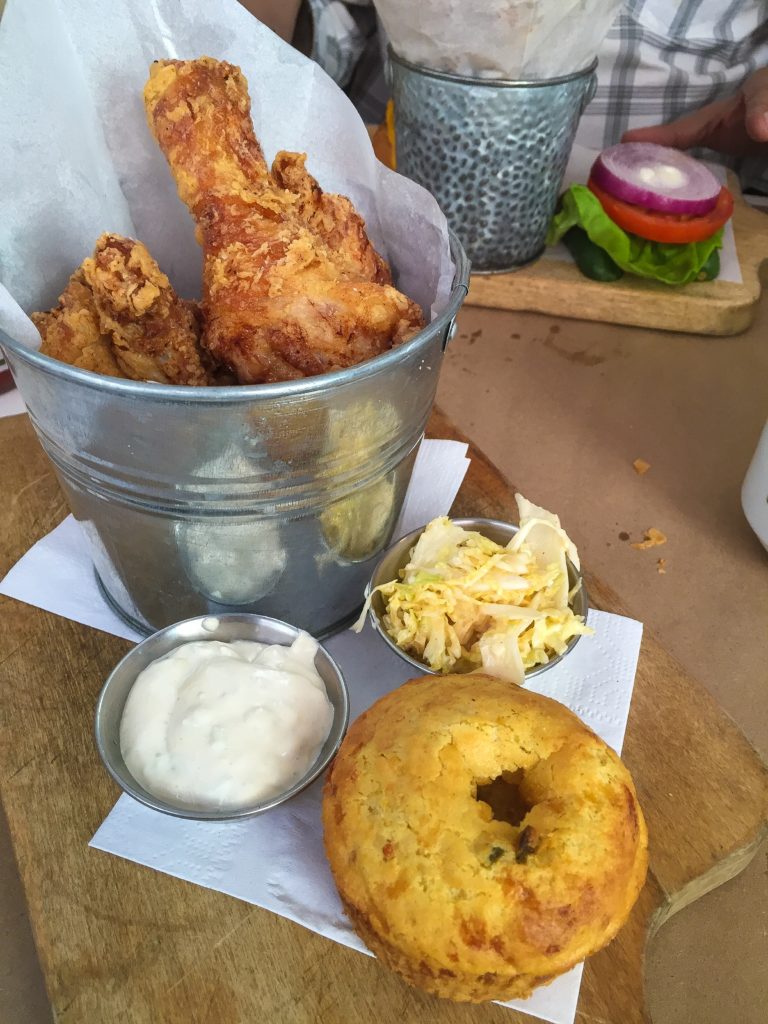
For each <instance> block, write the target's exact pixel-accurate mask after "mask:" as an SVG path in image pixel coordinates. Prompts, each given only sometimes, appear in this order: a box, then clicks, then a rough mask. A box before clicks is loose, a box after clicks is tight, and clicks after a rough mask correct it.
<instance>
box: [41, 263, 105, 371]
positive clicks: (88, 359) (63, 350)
mask: <svg viewBox="0 0 768 1024" xmlns="http://www.w3.org/2000/svg"><path fill="white" fill-rule="evenodd" d="M31 319H32V323H33V324H34V325H35V327H36V328H37V329H38V331H39V332H40V337H41V338H42V339H43V343H42V345H41V346H40V351H41V352H42V353H43V355H46V356H51V358H52V359H59V360H60V361H61V362H62V363H69V364H70V365H71V366H77V367H79V368H80V369H81V370H91V371H92V372H93V373H103V374H105V375H106V376H107V377H125V374H124V373H123V372H122V370H121V369H120V367H119V366H118V365H117V360H116V359H115V354H114V352H113V350H112V341H111V339H110V337H109V335H108V334H105V333H102V330H101V327H100V326H99V314H98V311H97V309H96V305H95V303H94V301H93V292H92V291H91V289H90V287H89V285H88V283H87V282H86V280H85V276H84V274H83V268H82V267H78V268H77V270H76V271H75V272H74V274H73V275H72V277H70V279H69V283H68V284H67V287H66V288H65V289H64V291H63V292H62V293H61V295H60V296H59V304H58V306H56V308H55V309H51V310H49V311H48V312H47V313H33V314H32V317H31Z"/></svg>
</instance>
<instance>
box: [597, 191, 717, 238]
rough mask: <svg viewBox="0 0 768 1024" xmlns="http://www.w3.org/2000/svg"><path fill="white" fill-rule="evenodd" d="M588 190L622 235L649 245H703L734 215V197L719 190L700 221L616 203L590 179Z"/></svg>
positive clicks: (697, 218) (617, 200)
mask: <svg viewBox="0 0 768 1024" xmlns="http://www.w3.org/2000/svg"><path fill="white" fill-rule="evenodd" d="M587 187H588V188H589V189H590V191H591V192H594V194H595V195H596V196H597V198H598V199H599V200H600V205H601V206H602V208H603V209H604V210H605V212H606V213H607V214H608V216H609V217H610V218H611V220H612V221H613V222H614V223H615V224H618V226H619V227H620V228H623V229H624V231H630V232H631V233H632V234H633V235H639V236H640V238H647V239H648V241H649V242H676V243H679V244H680V245H685V244H686V243H687V242H704V241H706V240H707V239H708V238H711V237H712V235H714V233H715V232H716V231H717V230H718V229H719V228H721V227H722V226H723V224H725V222H726V221H727V220H729V218H730V216H731V214H732V213H733V196H732V195H731V193H730V192H729V191H728V189H727V188H721V189H720V195H719V196H718V197H717V203H716V204H715V206H714V207H713V209H711V210H710V211H709V213H705V214H703V215H702V216H701V217H681V216H679V215H677V214H671V213H657V212H656V211H655V210H646V209H645V207H643V206H633V205H632V203H625V202H624V201H623V200H621V199H616V198H615V197H614V196H612V195H609V193H608V192H605V191H604V190H603V189H601V188H600V186H599V185H596V184H595V183H594V181H592V179H591V178H590V179H589V181H588V182H587Z"/></svg>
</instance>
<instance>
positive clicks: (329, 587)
mask: <svg viewBox="0 0 768 1024" xmlns="http://www.w3.org/2000/svg"><path fill="white" fill-rule="evenodd" d="M451 251H452V255H453V259H454V262H455V265H456V273H455V277H454V282H453V290H452V292H451V295H450V298H449V300H448V302H447V304H446V308H445V309H444V310H443V312H442V313H441V314H440V315H439V316H438V317H437V318H436V319H435V320H433V321H432V323H430V324H429V325H428V326H427V327H425V328H424V329H423V330H421V331H420V332H419V333H418V334H417V335H416V336H415V337H414V338H412V339H411V340H410V341H408V342H406V343H405V344H403V345H400V346H398V347H397V348H393V349H391V350H390V351H389V352H386V353H384V354H383V355H381V356H378V357H377V358H375V359H371V360H369V361H368V362H365V363H360V364H359V365H357V366H353V367H350V368H349V369H345V370H339V371H337V372H335V373H329V374H325V375H323V376H319V377H309V378H306V379H303V380H293V381H287V382H285V383H281V384H259V385H253V386H240V387H210V388H196V387H185V386H173V385H162V384H154V383H145V382H141V381H129V380H118V379H116V378H113V377H102V376H100V375H99V374H94V373H88V372H87V371H84V370H80V369H78V368H76V367H73V366H69V365H67V364H66V363H61V362H58V361H57V360H55V359H51V358H49V357H48V356H45V355H42V354H41V353H40V352H36V351H32V350H30V349H29V348H27V347H26V346H24V345H22V344H20V343H19V342H16V341H13V340H12V339H10V338H8V337H7V336H3V335H2V333H1V332H0V344H2V346H3V348H4V349H5V352H6V355H7V358H8V363H9V365H10V367H11V369H12V371H13V375H14V378H15V380H16V383H17V385H18V387H19V390H20V391H21V394H22V396H23V397H24V400H25V401H26V403H27V409H28V411H29V415H30V418H31V420H32V423H33V425H34V427H35V430H36V431H37V435H38V437H39V439H40V442H41V444H42V446H43V448H44V449H45V452H46V454H47V455H48V456H49V458H50V459H51V461H52V463H53V465H54V467H55V469H56V473H57V476H58V478H59V481H60V483H61V486H62V488H63V490H64V492H65V494H66V496H67V500H68V502H69V505H70V508H71V509H72V512H73V513H74V515H75V518H76V519H77V520H78V521H79V522H80V524H81V526H82V527H83V529H84V532H85V534H86V537H87V539H88V542H89V547H90V554H91V558H92V560H93V564H94V568H95V570H96V574H97V577H98V580H99V583H100V585H101V588H102V590H103V592H104V594H105V595H106V597H107V599H108V600H109V601H110V602H111V604H112V605H113V606H114V607H115V609H116V610H117V611H118V612H119V613H120V615H122V617H123V618H124V619H126V620H127V621H128V622H130V623H131V624H132V625H133V626H134V627H136V628H137V629H138V630H140V631H142V632H151V631H154V630H157V629H161V628H163V627H164V626H167V625H169V624H171V623H173V622H177V621H179V620H181V619H186V618H191V617H194V616H197V615H205V614H210V615H213V616H215V615H216V614H217V613H219V612H229V611H254V612H260V613H262V614H265V615H270V616H272V617H273V618H277V619H282V620H286V621H288V622H290V623H292V624H293V625H296V626H299V627H301V628H303V629H305V630H307V631H308V632H310V633H312V634H314V635H315V636H319V637H321V636H324V635H327V634H328V633H330V632H333V631H334V630H335V629H337V628H339V627H340V626H341V625H343V624H344V623H345V621H347V620H348V619H349V618H350V616H351V615H352V614H354V613H355V611H356V610H357V609H359V607H360V606H361V604H362V602H363V591H364V589H365V585H366V583H367V581H368V579H369V577H370V574H371V572H372V570H373V566H374V565H375V563H376V560H377V559H378V557H379V555H380V552H381V551H382V550H383V549H384V548H385V547H386V546H387V544H388V543H389V541H390V539H391V536H392V531H393V530H394V527H395V522H396V520H397V516H398V513H399V511H400V508H401V506H402V502H403V498H404V496H405V491H406V488H407V486H408V482H409V480H410V476H411V469H412V467H413V460H414V457H415V454H416V450H417V448H418V444H419V441H420V440H421V437H422V435H423V432H424V427H425V424H426V421H427V418H428V416H429V413H430V410H431V408H432V403H433V400H434V395H435V389H436V387H437V380H438V376H439V372H440V364H441V362H442V355H443V349H444V348H445V345H446V342H447V340H448V337H449V334H450V331H451V326H452V323H453V319H454V317H455V316H456V313H457V312H458V310H459V307H460V306H461V303H462V301H463V299H464V296H465V295H466V293H467V281H468V275H469V268H468V266H467V262H466V258H465V256H464V253H463V250H462V248H461V246H460V245H459V244H458V242H457V241H456V238H455V236H451Z"/></svg>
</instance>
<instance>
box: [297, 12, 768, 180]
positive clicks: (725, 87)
mask: <svg viewBox="0 0 768 1024" xmlns="http://www.w3.org/2000/svg"><path fill="white" fill-rule="evenodd" d="M308 3H309V7H310V9H311V12H312V17H313V21H314V39H313V48H312V56H313V58H314V59H315V60H316V61H317V62H318V63H319V64H320V65H321V66H322V67H323V68H324V69H325V70H326V71H327V72H328V74H329V75H331V77H332V78H334V79H335V80H336V81H337V82H338V83H339V85H340V86H341V87H342V88H344V89H345V90H346V91H347V92H348V93H349V95H350V96H351V98H352V100H353V101H354V102H355V104H356V106H357V107H358V109H359V110H360V113H361V115H362V117H363V118H364V119H365V120H367V121H371V122H378V121H381V120H382V119H383V113H384V105H385V103H386V99H387V87H386V81H385V78H384V74H383V53H384V45H385V44H384V33H383V30H382V29H381V26H380V25H377V19H376V15H375V12H374V10H373V6H372V4H371V2H370V0H347V2H343V0H308ZM377 29H378V38H377ZM598 56H599V58H600V61H599V66H598V72H597V76H598V85H597V92H596V93H595V97H594V99H593V100H592V102H591V103H590V105H589V106H588V107H587V109H586V111H585V112H584V115H583V117H582V119H581V123H580V125H579V130H578V133H577V136H576V141H577V142H578V143H580V144H581V145H582V146H588V147H589V148H591V149H603V148H604V147H605V146H610V145H612V144H613V143H614V142H618V141H619V139H620V138H621V136H622V134H623V133H624V132H625V131H626V130H627V129H628V128H636V127H640V126H642V125H648V124H660V123H662V122H666V121H672V120H674V119H675V118H676V117H680V116H681V115H682V114H687V113H690V112H691V111H693V110H697V109H698V108H699V107H702V106H704V105H705V104H707V103H711V102H712V101H713V100H716V99H720V98H722V97H724V96H728V95H730V94H732V93H733V92H734V91H735V90H736V88H737V87H738V85H739V84H740V83H741V82H742V81H743V80H744V79H745V78H746V77H747V76H748V75H750V74H751V73H752V72H753V71H755V70H756V69H757V68H760V67H765V66H767V65H768V0H685V2H684V3H674V2H673V0H627V3H626V5H625V8H624V10H623V11H622V12H621V13H620V14H619V15H618V17H617V19H616V21H615V22H614V24H613V26H612V28H611V30H610V31H609V33H608V36H607V38H606V39H605V41H604V43H603V45H602V46H601V48H600V52H599V54H598ZM701 155H703V156H706V157H707V158H709V159H713V160H718V161H720V162H722V163H730V164H731V166H737V165H736V163H735V162H734V161H729V160H728V159H727V158H725V157H723V156H722V155H720V154H714V153H711V152H709V151H705V152H702V154H701ZM767 164H768V161H767V160H766V159H761V160H755V159H751V160H744V161H742V162H741V164H740V165H738V167H737V169H738V170H739V171H740V173H741V176H742V181H743V184H744V185H751V186H755V187H758V188H760V189H761V190H762V191H768V166H767Z"/></svg>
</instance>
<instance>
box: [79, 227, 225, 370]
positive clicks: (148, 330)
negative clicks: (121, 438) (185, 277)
mask: <svg viewBox="0 0 768 1024" xmlns="http://www.w3.org/2000/svg"><path fill="white" fill-rule="evenodd" d="M83 273H84V275H85V280H86V281H87V282H88V284H89V285H90V287H91V290H92V292H93V299H94V304H95V306H96V309H97V310H98V313H99V322H100V324H101V329H102V331H104V332H105V333H108V334H109V335H110V337H111V339H112V347H113V351H114V354H115V359H116V360H117V363H118V365H119V366H120V369H121V370H122V371H123V372H124V373H125V375H126V376H127V377H130V378H131V379H132V380H153V381H156V382H157V383H159V384H208V383H210V379H211V378H210V373H209V370H208V368H207V366H206V364H205V361H204V357H203V353H202V351H201V349H200V344H199V340H198V338H199V333H200V329H199V325H198V322H197V318H196V316H195V313H194V309H193V307H192V304H191V303H189V302H185V301H184V300H183V299H180V298H179V297H178V295H177V294H176V292H175V291H174V290H173V287H172V285H171V283H170V281H169V280H168V278H167V277H166V276H165V274H164V273H163V272H162V270H161V269H160V267H158V265H157V263H156V262H155V261H154V259H153V258H152V257H151V256H150V254H149V252H148V251H147V248H146V246H144V245H142V244H141V242H135V241H134V240H133V239H131V238H124V237H123V236H122V235H102V236H101V238H100V239H99V240H98V242H97V243H96V248H95V250H94V253H93V256H92V257H91V258H90V259H87V260H86V261H85V262H84V263H83Z"/></svg>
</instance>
